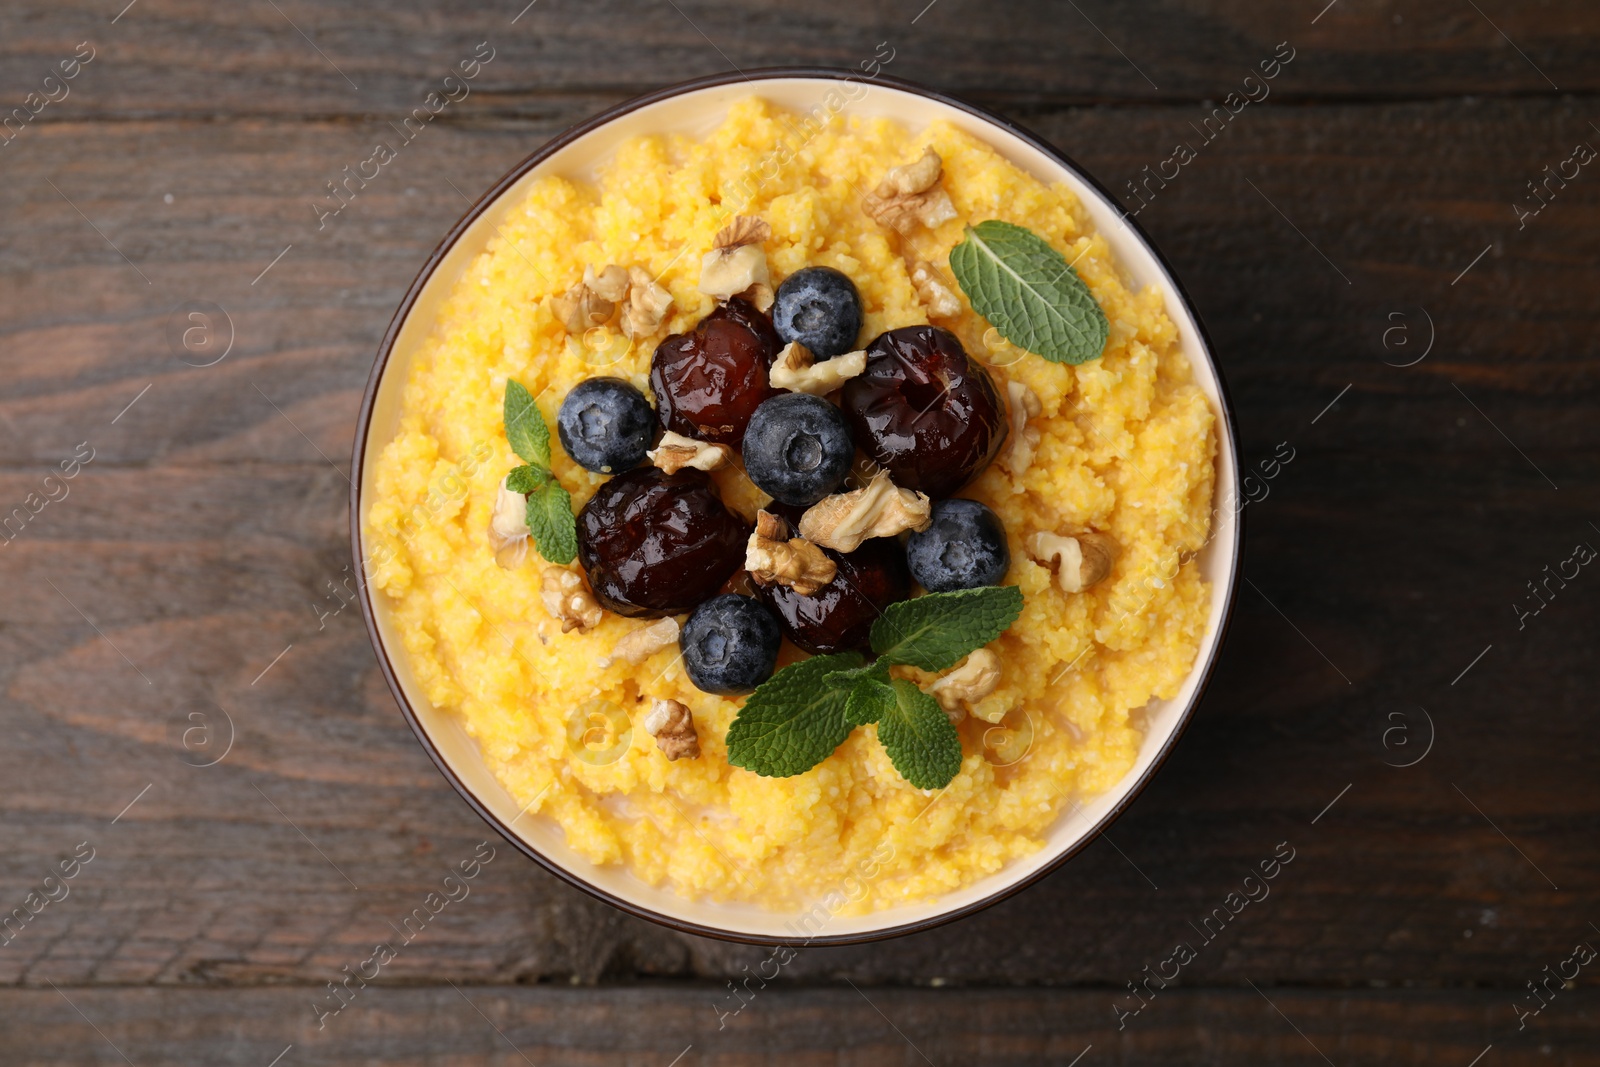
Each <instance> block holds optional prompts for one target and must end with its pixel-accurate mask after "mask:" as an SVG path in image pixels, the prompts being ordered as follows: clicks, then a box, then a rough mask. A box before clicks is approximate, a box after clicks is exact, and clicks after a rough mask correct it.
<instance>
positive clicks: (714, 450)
mask: <svg viewBox="0 0 1600 1067" xmlns="http://www.w3.org/2000/svg"><path fill="white" fill-rule="evenodd" d="M645 455H647V456H649V457H650V462H651V463H654V464H655V465H656V466H658V467H660V468H661V469H662V470H664V471H666V472H667V473H668V474H675V473H677V472H678V471H681V470H682V469H683V468H685V467H693V468H694V469H695V470H698V471H714V470H716V469H717V468H719V467H726V466H727V465H728V464H729V463H730V462H732V460H733V449H731V448H729V447H728V446H727V445H714V444H711V443H709V442H707V441H696V440H695V439H694V438H692V437H685V436H683V435H682V434H680V433H673V432H672V431H671V430H668V431H667V432H666V433H664V434H662V435H661V443H660V444H658V445H656V447H654V448H652V449H651V450H650V451H649V452H646V453H645Z"/></svg>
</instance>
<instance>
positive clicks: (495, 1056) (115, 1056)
mask: <svg viewBox="0 0 1600 1067" xmlns="http://www.w3.org/2000/svg"><path fill="white" fill-rule="evenodd" d="M1257 985H1258V988H1256V989H1251V988H1250V987H1249V986H1247V985H1241V986H1240V987H1239V988H1238V989H1226V990H1205V991H1189V990H1181V989H1169V990H1167V991H1165V992H1160V993H1158V994H1157V995H1156V997H1155V999H1154V1000H1152V1001H1150V1002H1149V1003H1148V1005H1147V1007H1146V1008H1145V1009H1144V1013H1142V1014H1141V1015H1140V1016H1138V1017H1132V1018H1129V1019H1127V1020H1126V1026H1125V1027H1124V1028H1123V1029H1121V1030H1118V1028H1117V1023H1116V1016H1115V1015H1114V1013H1112V1012H1111V1011H1110V1010H1109V1008H1108V1004H1109V1002H1110V1001H1111V1000H1112V999H1113V997H1114V996H1115V991H1114V990H1110V989H1056V990H1046V989H1040V990H1016V991H999V990H963V989H943V990H934V991H930V990H911V989H884V988H879V987H874V986H863V987H861V988H859V989H855V990H852V989H850V988H849V987H843V988H841V989H838V990H819V989H804V988H793V987H781V986H779V985H776V984H774V985H771V986H769V987H768V988H767V989H766V990H764V991H757V992H756V994H755V995H754V996H753V997H752V998H751V999H749V1000H748V1001H747V1002H746V1003H745V1007H744V1009H743V1010H742V1011H741V1012H740V1013H739V1014H738V1015H731V1014H729V1015H726V1016H719V1014H718V1012H719V1011H722V1012H726V1011H728V1009H727V1008H726V1007H724V1006H723V1005H724V1003H725V1002H728V1003H731V1002H732V995H731V994H729V993H728V992H727V990H726V989H718V988H717V987H714V986H688V987H685V986H677V985H673V986H667V987H652V988H644V989H603V990H561V989H550V988H527V987H522V988H517V987H509V988H508V987H504V986H500V987H487V988H486V987H480V986H458V987H457V988H455V989H451V988H450V987H448V986H444V987H441V988H436V989H384V990H371V989H369V990H364V991H362V992H361V993H359V994H358V995H357V996H356V998H355V999H354V1000H352V1002H351V1003H350V1005H349V1006H348V1007H347V1008H346V1009H345V1010H344V1011H343V1012H342V1013H341V1014H339V1015H337V1016H329V1017H328V1018H327V1019H326V1020H325V1021H326V1024H327V1025H326V1026H325V1027H324V1028H323V1029H321V1030H318V1028H317V1025H316V1015H315V1014H314V1013H313V1011H312V1010H311V1007H310V1003H309V997H308V994H307V992H306V991H302V990H283V989H258V990H249V991H218V990H157V989H126V990H85V989H73V988H70V987H63V988H62V989H60V990H59V991H53V990H49V989H44V990H28V991H25V992H23V991H8V992H4V993H0V1020H3V1021H4V1022H5V1023H6V1032H7V1037H8V1038H9V1039H10V1040H8V1042H7V1047H5V1048H4V1049H0V1065H3V1067H56V1065H66V1064H72V1065H78V1064H93V1065H106V1067H111V1065H125V1064H126V1063H127V1062H132V1063H135V1064H138V1065H139V1067H163V1065H168V1064H172V1065H177V1064H185V1065H187V1064H193V1063H199V1062H203V1063H206V1064H208V1065H211V1067H265V1065H266V1064H268V1063H269V1062H270V1061H272V1060H273V1058H274V1057H275V1056H279V1055H282V1056H283V1059H282V1061H281V1062H282V1063H283V1064H291V1063H293V1064H298V1065H301V1067H319V1065H323V1064H327V1065H335V1064H337V1065H341V1067H342V1065H345V1064H351V1063H384V1064H394V1065H398V1067H424V1065H427V1067H444V1065H454V1064H462V1063H472V1064H494V1065H504V1067H512V1065H519V1067H521V1065H526V1064H528V1063H534V1064H547V1063H559V1064H562V1065H572V1067H585V1065H600V1064H604V1065H607V1067H668V1065H669V1064H676V1065H677V1067H702V1065H716V1067H755V1065H776V1064H795V1065H800V1067H841V1065H842V1067H853V1065H862V1067H865V1065H868V1064H871V1065H881V1064H903V1065H905V1067H912V1065H917V1064H923V1065H926V1064H930V1063H931V1064H937V1065H940V1067H943V1065H945V1064H963V1063H984V1064H994V1065H1004V1067H1033V1065H1038V1067H1045V1065H1050V1067H1064V1065H1066V1064H1068V1063H1072V1062H1078V1063H1081V1064H1082V1065H1083V1067H1088V1065H1090V1064H1094V1063H1102V1064H1104V1063H1137V1064H1148V1065H1152V1067H1162V1065H1172V1067H1232V1065H1234V1064H1238V1063H1242V1062H1248V1063H1272V1064H1293V1065H1307V1067H1309V1065H1312V1064H1326V1063H1336V1064H1346V1063H1385V1064H1394V1065H1396V1067H1409V1065H1417V1067H1423V1065H1428V1067H1432V1065H1436V1064H1441V1063H1444V1064H1463V1065H1465V1064H1467V1063H1470V1062H1471V1061H1472V1059H1473V1057H1474V1056H1477V1055H1480V1054H1481V1053H1483V1052H1484V1050H1485V1047H1486V1046H1490V1045H1492V1046H1493V1051H1491V1052H1490V1053H1489V1056H1492V1057H1494V1059H1495V1061H1497V1062H1502V1063H1540V1064H1550V1065H1552V1067H1572V1065H1577V1064H1592V1063H1594V1062H1595V1054H1594V1052H1593V1049H1594V1047H1595V1045H1596V1043H1597V1041H1600V1018H1597V1017H1596V1015H1595V1012H1594V1010H1593V1008H1592V1007H1591V1006H1589V1005H1587V1004H1585V1003H1583V1001H1582V1000H1581V999H1579V998H1580V997H1581V994H1568V995H1567V996H1568V998H1569V999H1568V1000H1566V1001H1565V1002H1564V1001H1563V999H1561V998H1560V997H1558V998H1557V999H1555V1000H1554V1001H1553V1002H1552V1003H1551V1004H1550V1005H1549V1007H1547V1008H1546V1009H1545V1010H1544V1012H1543V1013H1541V1015H1540V1016H1539V1017H1538V1018H1536V1019H1533V1020H1531V1021H1530V1023H1529V1026H1528V1028H1527V1029H1526V1030H1524V1031H1522V1032H1521V1033H1517V1032H1516V1016H1515V1014H1514V1013H1513V1012H1512V1010H1511V1008H1510V1006H1509V1005H1510V1000H1511V994H1510V992H1509V991H1506V992H1500V991H1496V990H1463V991H1459V992H1450V993H1436V992H1426V991H1414V990H1361V991H1354V990H1351V991H1341V992H1337V993H1319V992H1311V991H1306V990H1301V989H1280V988H1275V987H1272V986H1260V985H1259V983H1258V984H1257ZM752 988H754V987H753V986H752ZM1508 1023H1509V1025H1508ZM719 1024H720V1025H721V1028H720V1029H719ZM97 1031H98V1033H97ZM286 1050H287V1051H286ZM124 1055H125V1056H126V1057H127V1059H126V1060H124V1059H123V1058H122V1057H123V1056H124ZM1078 1056H1082V1059H1081V1060H1075V1059H1074V1058H1075V1057H1078ZM1483 1062H1490V1061H1489V1059H1488V1058H1487V1057H1486V1058H1485V1060H1484V1061H1483Z"/></svg>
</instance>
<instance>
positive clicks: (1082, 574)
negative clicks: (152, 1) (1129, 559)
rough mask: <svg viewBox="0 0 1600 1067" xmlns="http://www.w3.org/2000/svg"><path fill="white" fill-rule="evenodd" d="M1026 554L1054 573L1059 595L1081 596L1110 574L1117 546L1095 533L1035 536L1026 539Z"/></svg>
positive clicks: (1039, 534) (1038, 534) (1037, 534)
mask: <svg viewBox="0 0 1600 1067" xmlns="http://www.w3.org/2000/svg"><path fill="white" fill-rule="evenodd" d="M1028 551H1029V552H1031V553H1032V554H1033V558H1034V559H1035V560H1037V561H1038V562H1039V563H1041V564H1043V565H1044V566H1047V567H1051V568H1053V569H1054V570H1055V572H1056V584H1057V585H1059V586H1060V587H1061V590H1062V592H1066V593H1081V592H1083V591H1084V590H1085V589H1088V588H1089V587H1090V586H1092V585H1094V584H1095V583H1096V582H1099V581H1100V580H1101V579H1103V578H1104V577H1105V576H1106V575H1108V574H1110V573H1111V564H1112V563H1113V562H1115V561H1116V558H1117V543H1116V542H1115V541H1113V540H1112V539H1111V538H1109V537H1107V536H1106V535H1105V534H1097V533H1080V534H1068V535H1061V534H1053V533H1036V534H1034V535H1033V536H1032V537H1030V538H1029V539H1028Z"/></svg>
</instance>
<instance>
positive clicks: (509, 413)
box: [504, 379, 578, 564]
mask: <svg viewBox="0 0 1600 1067" xmlns="http://www.w3.org/2000/svg"><path fill="white" fill-rule="evenodd" d="M504 412H505V415H504V418H505V426H506V440H507V441H508V442H509V443H510V444H511V450H512V451H513V452H515V453H516V454H517V455H518V456H520V457H522V458H523V459H524V460H526V461H527V463H526V465H525V466H521V467H516V468H513V469H512V471H511V473H509V474H507V475H506V488H507V489H510V490H511V491H512V492H514V493H521V494H523V495H524V496H526V497H527V498H528V506H527V510H526V512H525V513H524V521H525V522H526V523H527V524H528V532H529V534H530V535H531V536H532V537H533V543H534V544H535V545H536V546H537V547H538V549H539V554H540V555H541V556H543V557H544V558H545V559H547V560H549V561H550V562H551V563H561V564H567V563H571V562H572V561H573V560H574V559H576V558H577V555H578V525H577V520H576V519H574V518H573V516H572V497H571V496H570V495H569V494H568V493H567V491H566V490H565V489H563V488H562V487H561V483H560V482H558V481H557V480H556V476H555V474H554V472H552V471H551V470H550V427H548V426H546V425H545V422H544V416H543V415H541V414H539V407H538V405H537V404H535V403H534V402H533V394H531V393H529V392H528V390H527V389H526V388H524V387H523V386H522V384H521V383H520V382H514V381H511V380H509V379H507V381H506V397H505V405H504Z"/></svg>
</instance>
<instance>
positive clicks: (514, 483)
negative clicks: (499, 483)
mask: <svg viewBox="0 0 1600 1067" xmlns="http://www.w3.org/2000/svg"><path fill="white" fill-rule="evenodd" d="M549 480H550V472H549V471H548V470H546V469H544V468H543V467H531V466H530V467H517V468H515V469H514V470H512V472H511V473H510V474H508V475H506V488H507V489H509V490H511V491H512V492H513V493H522V494H523V495H527V494H528V493H531V492H533V491H534V490H536V489H538V488H539V487H540V486H541V485H543V484H544V483H546V482H548V481H549Z"/></svg>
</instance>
